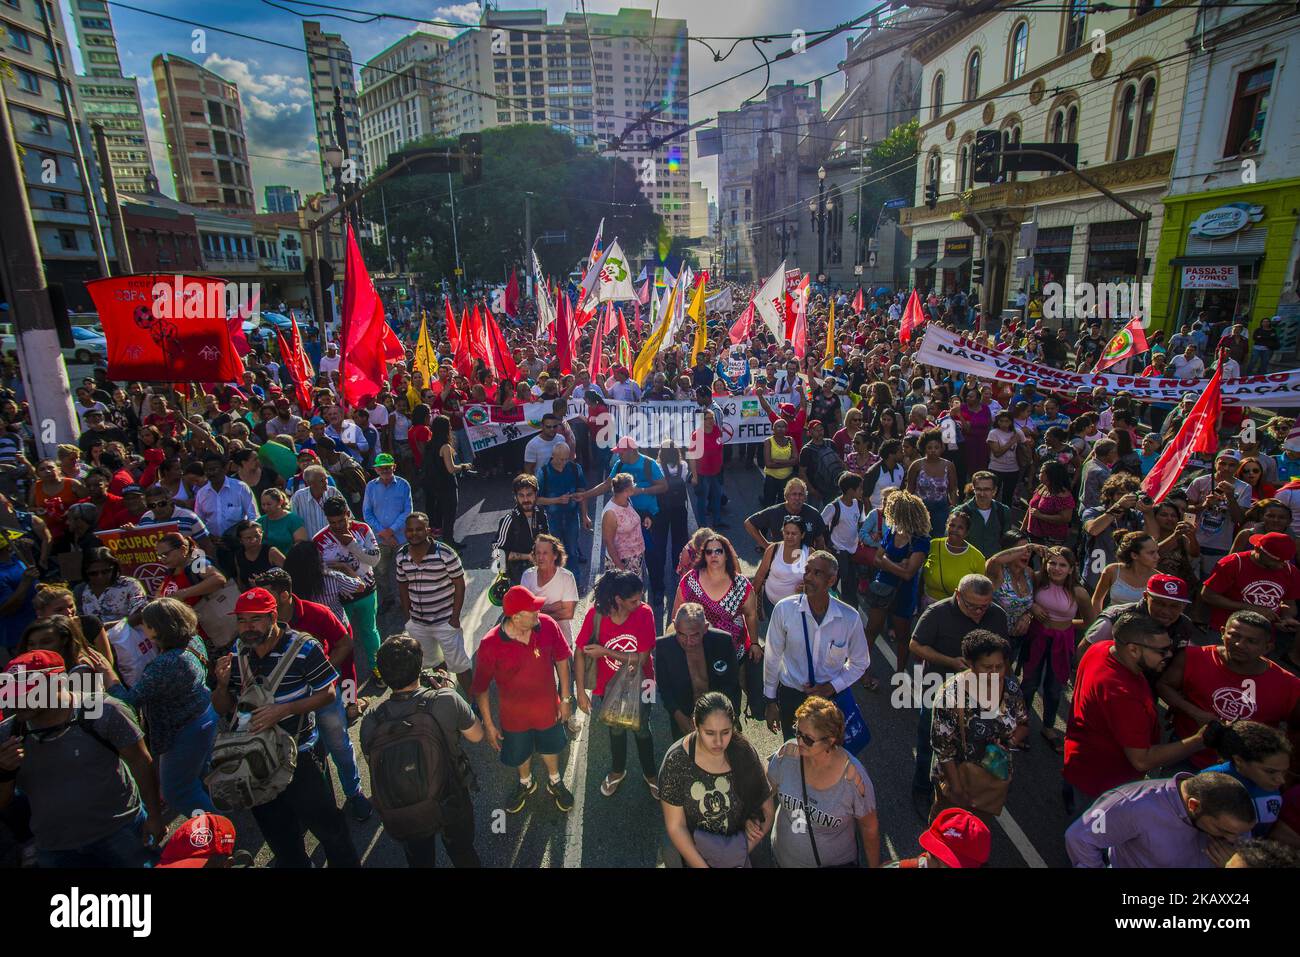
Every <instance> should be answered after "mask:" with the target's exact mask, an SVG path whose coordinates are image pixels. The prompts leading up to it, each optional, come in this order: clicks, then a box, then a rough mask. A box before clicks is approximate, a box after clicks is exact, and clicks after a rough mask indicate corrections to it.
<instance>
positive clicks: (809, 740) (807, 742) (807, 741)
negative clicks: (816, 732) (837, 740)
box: [795, 731, 829, 748]
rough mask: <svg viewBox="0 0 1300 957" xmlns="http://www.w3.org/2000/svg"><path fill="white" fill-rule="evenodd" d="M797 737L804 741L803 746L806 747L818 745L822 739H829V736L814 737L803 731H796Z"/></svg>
mask: <svg viewBox="0 0 1300 957" xmlns="http://www.w3.org/2000/svg"><path fill="white" fill-rule="evenodd" d="M795 737H796V738H798V739H799V740H800V741H801V742H802V743H803V746H804V747H805V748H813V747H816V746H817V745H818V744H820V743H821V742H822V741H826V740H829V739H828V738H814V737H812V736H811V735H807V734H804V733H803V732H802V731H796V732H795Z"/></svg>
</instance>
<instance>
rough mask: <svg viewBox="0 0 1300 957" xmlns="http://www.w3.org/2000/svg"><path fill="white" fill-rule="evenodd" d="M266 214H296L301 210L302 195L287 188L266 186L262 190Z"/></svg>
mask: <svg viewBox="0 0 1300 957" xmlns="http://www.w3.org/2000/svg"><path fill="white" fill-rule="evenodd" d="M262 195H263V196H264V197H265V205H266V211H267V212H268V213H296V212H298V210H300V209H302V193H300V192H299V191H298V190H296V189H292V188H291V187H288V186H267V187H264V188H263V190H262Z"/></svg>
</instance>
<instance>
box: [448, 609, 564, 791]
mask: <svg viewBox="0 0 1300 957" xmlns="http://www.w3.org/2000/svg"><path fill="white" fill-rule="evenodd" d="M545 604H546V599H545V598H541V597H539V596H537V595H534V594H533V593H532V592H531V591H529V590H528V589H527V588H525V587H524V586H523V585H515V586H514V587H513V588H511V589H510V590H509V591H508V592H506V595H505V598H504V599H503V600H502V602H501V610H502V612H503V613H504V614H505V619H504V620H503V621H502V622H501V624H500V625H498V626H497V627H496V628H493V629H492V630H491V631H489V632H488V633H487V635H485V636H484V638H483V641H482V643H481V644H480V645H479V647H478V658H477V661H476V662H475V666H474V683H473V685H472V686H471V688H470V693H471V694H472V695H473V696H474V699H475V702H476V703H477V705H478V711H479V714H480V715H482V718H483V728H484V730H485V731H486V732H487V739H488V742H489V743H490V744H491V745H492V747H493V748H494V749H495V750H496V751H497V752H498V753H499V754H500V755H501V763H502V764H505V765H508V766H510V767H513V768H517V769H518V770H519V787H518V788H516V789H515V792H514V794H513V795H512V796H511V798H510V800H509V801H508V802H507V804H506V811H507V813H509V814H518V813H519V812H520V811H522V810H523V807H524V803H525V802H526V801H527V800H528V797H529V795H531V794H532V793H533V792H535V791H536V790H537V782H536V781H534V780H533V772H532V761H533V755H534V754H540V755H541V756H542V763H543V764H544V765H545V766H546V773H547V775H548V777H549V779H550V780H549V782H548V783H547V786H546V790H547V793H549V794H550V796H551V798H552V799H553V800H554V801H555V806H556V807H557V808H559V809H560V810H561V811H570V810H572V809H573V795H572V794H571V793H570V792H569V789H568V788H567V787H565V786H564V782H563V781H562V780H560V759H559V754H560V752H561V751H563V750H564V749H565V747H566V746H567V745H568V743H569V740H568V736H567V735H566V734H565V732H564V722H566V721H568V720H569V716H570V715H571V714H572V713H573V700H572V699H571V698H565V699H564V700H561V699H560V696H559V694H558V693H557V692H556V690H555V689H556V688H557V687H558V688H565V689H567V688H568V687H569V666H570V652H569V644H568V642H567V641H565V639H564V635H563V633H562V632H561V631H560V626H559V625H557V624H556V623H555V619H554V618H552V617H551V616H550V615H543V614H540V612H541V610H542V608H543V606H545ZM557 675H558V678H559V683H558V685H557V684H556V676H557ZM494 681H495V682H496V686H497V703H498V707H499V709H500V712H501V726H500V728H498V727H497V724H496V722H494V721H493V720H492V706H491V702H490V701H489V699H488V689H489V688H490V687H491V686H492V683H493V682H494Z"/></svg>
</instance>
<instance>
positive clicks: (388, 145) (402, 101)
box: [357, 31, 447, 170]
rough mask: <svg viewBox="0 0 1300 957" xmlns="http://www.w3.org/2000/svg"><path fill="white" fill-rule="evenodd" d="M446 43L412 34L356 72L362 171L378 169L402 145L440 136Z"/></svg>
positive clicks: (441, 129) (443, 115)
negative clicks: (362, 155) (442, 80)
mask: <svg viewBox="0 0 1300 957" xmlns="http://www.w3.org/2000/svg"><path fill="white" fill-rule="evenodd" d="M446 52H447V38H446V37H441V36H435V35H433V34H431V33H424V32H418V31H417V32H416V33H412V34H410V35H408V36H405V37H403V38H402V39H400V40H398V41H397V42H396V43H394V44H393V45H392V46H390V47H389V48H388V49H387V50H384V51H383V52H382V53H380V54H378V55H377V56H375V57H372V58H371V59H370V60H369V61H367V62H366V65H365V66H363V67H362V68H361V93H360V94H359V95H358V97H357V105H358V107H359V108H360V114H361V146H362V150H363V151H364V153H365V157H366V167H367V168H368V169H370V170H381V169H383V168H384V166H385V165H386V164H387V163H388V156H389V154H390V153H394V152H396V151H397V150H400V149H401V148H402V147H403V146H405V145H407V144H408V143H411V142H414V141H415V140H419V139H422V138H424V137H427V136H434V135H438V134H441V133H444V132H446V119H445V114H446V107H445V103H444V99H443V91H444V89H445V88H444V87H443V86H442V85H441V83H439V82H437V81H438V80H440V74H441V71H442V58H443V56H444V55H445V54H446Z"/></svg>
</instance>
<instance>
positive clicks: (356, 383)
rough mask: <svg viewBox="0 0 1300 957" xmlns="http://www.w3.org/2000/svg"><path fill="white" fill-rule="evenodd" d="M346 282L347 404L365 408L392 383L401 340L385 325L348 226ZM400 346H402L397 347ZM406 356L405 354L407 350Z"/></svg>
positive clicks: (344, 365) (344, 346) (342, 366)
mask: <svg viewBox="0 0 1300 957" xmlns="http://www.w3.org/2000/svg"><path fill="white" fill-rule="evenodd" d="M344 277H345V278H344V281H343V328H342V331H341V334H340V336H339V338H340V340H341V346H340V355H341V357H342V360H341V362H340V365H339V372H340V373H341V379H342V382H343V401H344V402H345V403H347V404H348V405H352V406H358V405H362V404H364V403H363V400H364V399H365V398H366V397H367V396H372V395H378V394H379V393H380V392H382V391H383V389H384V384H385V383H386V382H387V381H388V359H389V356H390V355H391V354H392V352H391V345H392V343H393V342H396V340H397V337H396V336H395V335H393V330H392V329H391V328H389V325H388V323H387V322H385V321H384V304H383V303H382V302H381V301H380V299H379V293H377V292H375V286H374V283H372V282H371V281H370V274H369V273H368V272H366V264H365V260H363V259H362V258H361V247H360V246H358V245H357V237H356V235H355V233H354V232H353V229H352V224H351V223H349V224H348V249H347V262H346V271H345V273H344ZM397 344H398V345H399V346H400V345H401V343H400V342H398V343H397ZM402 354H403V355H405V350H403V353H402Z"/></svg>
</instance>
